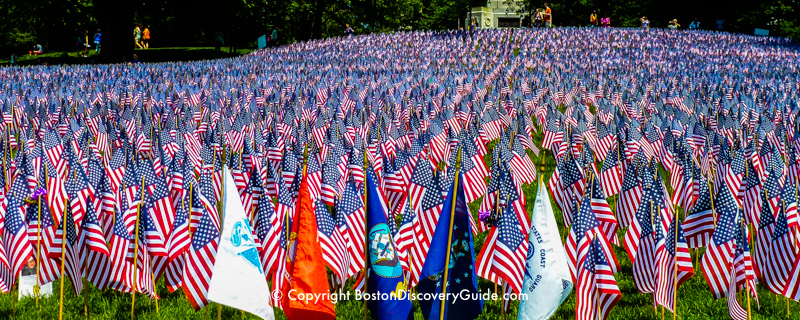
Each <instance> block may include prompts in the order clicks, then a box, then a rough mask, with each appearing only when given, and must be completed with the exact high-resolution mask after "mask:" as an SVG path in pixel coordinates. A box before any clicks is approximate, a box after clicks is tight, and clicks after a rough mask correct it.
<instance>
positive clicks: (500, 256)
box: [491, 190, 528, 293]
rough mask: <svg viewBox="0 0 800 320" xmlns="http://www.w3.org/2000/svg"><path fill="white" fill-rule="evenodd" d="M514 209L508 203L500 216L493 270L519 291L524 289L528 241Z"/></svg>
mask: <svg viewBox="0 0 800 320" xmlns="http://www.w3.org/2000/svg"><path fill="white" fill-rule="evenodd" d="M514 191H516V190H514ZM501 197H502V195H501ZM514 210H515V209H514V206H512V205H510V204H508V205H506V206H505V210H504V211H503V213H502V214H500V216H499V217H498V220H499V221H498V224H497V231H496V232H497V242H495V243H494V260H493V261H492V268H491V270H492V272H493V273H495V274H497V275H498V276H499V277H500V278H501V279H503V281H505V282H507V283H508V284H509V285H511V287H512V288H513V289H514V291H515V292H517V293H519V292H521V291H522V280H523V274H524V272H525V261H526V256H527V252H528V242H527V241H525V234H527V233H526V232H524V230H523V226H522V225H521V224H520V221H519V218H518V217H517V214H515V213H514Z"/></svg>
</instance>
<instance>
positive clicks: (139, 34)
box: [133, 23, 150, 49]
mask: <svg viewBox="0 0 800 320" xmlns="http://www.w3.org/2000/svg"><path fill="white" fill-rule="evenodd" d="M133 42H134V43H135V44H136V47H137V48H139V49H149V48H150V26H146V27H144V29H142V24H141V23H140V24H137V25H136V26H135V27H134V28H133Z"/></svg>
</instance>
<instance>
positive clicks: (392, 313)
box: [366, 170, 411, 320]
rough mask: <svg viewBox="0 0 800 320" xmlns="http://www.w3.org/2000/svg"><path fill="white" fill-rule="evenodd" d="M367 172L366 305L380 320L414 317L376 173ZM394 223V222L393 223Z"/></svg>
mask: <svg viewBox="0 0 800 320" xmlns="http://www.w3.org/2000/svg"><path fill="white" fill-rule="evenodd" d="M366 171H367V179H366V180H367V181H366V188H367V252H368V259H369V260H368V261H369V269H370V270H369V273H368V277H367V288H366V289H367V293H366V294H367V295H369V297H370V298H369V301H368V302H367V306H368V307H369V309H370V311H371V312H372V316H373V317H375V318H377V319H379V320H406V319H410V318H411V300H410V299H409V297H408V294H407V292H406V284H405V279H403V268H402V267H401V266H400V260H399V258H398V256H397V246H396V245H395V243H394V240H393V239H392V233H391V230H390V229H389V225H388V224H387V220H386V214H385V212H386V211H384V210H385V209H384V208H385V207H386V202H385V201H384V200H383V195H382V194H381V193H380V192H379V191H378V189H377V187H376V186H375V175H374V173H373V170H366ZM392 223H394V222H392Z"/></svg>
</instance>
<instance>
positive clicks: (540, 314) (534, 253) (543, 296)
mask: <svg viewBox="0 0 800 320" xmlns="http://www.w3.org/2000/svg"><path fill="white" fill-rule="evenodd" d="M528 244H529V247H528V261H527V262H525V277H524V278H525V279H524V282H523V283H522V293H523V294H526V295H527V298H526V296H525V295H523V296H522V297H521V299H520V300H521V301H520V304H519V319H521V320H539V319H547V318H550V317H551V316H553V314H554V313H555V312H556V309H558V306H560V305H561V303H562V302H564V299H566V298H567V295H569V292H570V291H572V286H573V284H572V276H571V275H570V274H569V266H568V265H567V253H566V252H565V251H564V245H563V244H562V243H561V236H560V235H559V233H558V225H557V224H556V218H555V215H554V214H553V206H552V204H550V196H549V195H548V193H547V190H545V188H544V185H543V183H541V181H540V183H539V195H538V196H536V203H535V204H534V205H533V215H532V216H531V233H530V235H529V236H528Z"/></svg>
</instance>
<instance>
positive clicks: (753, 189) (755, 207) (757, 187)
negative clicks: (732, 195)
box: [742, 162, 763, 226]
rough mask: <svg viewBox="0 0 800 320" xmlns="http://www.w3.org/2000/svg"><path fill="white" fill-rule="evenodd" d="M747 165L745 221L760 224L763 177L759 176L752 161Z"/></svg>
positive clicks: (744, 183)
mask: <svg viewBox="0 0 800 320" xmlns="http://www.w3.org/2000/svg"><path fill="white" fill-rule="evenodd" d="M747 166H748V170H747V171H746V174H745V178H744V181H743V182H742V184H743V187H744V202H743V205H744V218H745V223H747V224H752V225H754V226H758V225H759V218H760V216H761V208H762V207H763V203H762V202H761V199H762V198H761V179H759V178H758V175H757V174H756V171H755V169H754V168H753V165H752V164H751V163H750V162H748V163H747Z"/></svg>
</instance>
